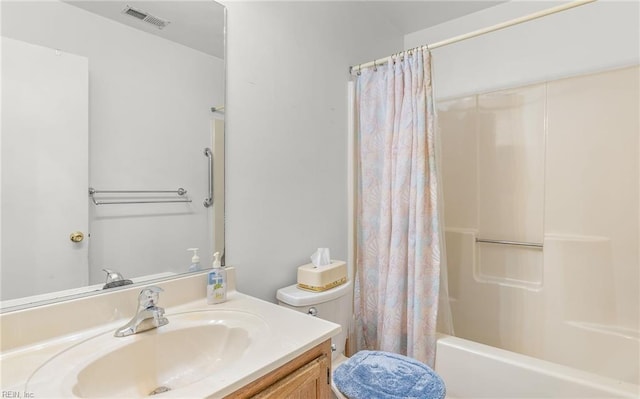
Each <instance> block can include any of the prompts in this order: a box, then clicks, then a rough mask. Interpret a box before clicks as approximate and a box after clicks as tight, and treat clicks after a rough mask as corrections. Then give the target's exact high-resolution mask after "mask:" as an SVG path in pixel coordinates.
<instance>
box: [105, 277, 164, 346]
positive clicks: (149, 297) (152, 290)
mask: <svg viewBox="0 0 640 399" xmlns="http://www.w3.org/2000/svg"><path fill="white" fill-rule="evenodd" d="M162 291H164V290H163V289H162V288H160V287H155V286H151V287H148V288H145V289H143V290H142V291H140V295H138V311H137V312H136V314H135V316H133V318H132V319H131V320H130V321H129V322H128V323H127V324H125V325H124V326H122V327H120V328H118V329H117V330H116V332H115V333H114V334H113V335H114V336H115V337H126V336H127V335H132V334H137V333H139V332H143V331H147V330H151V329H152V328H158V327H162V326H164V325H165V324H168V323H169V320H167V318H166V317H164V309H163V308H161V307H159V306H156V304H157V303H158V298H159V296H160V293H161V292H162Z"/></svg>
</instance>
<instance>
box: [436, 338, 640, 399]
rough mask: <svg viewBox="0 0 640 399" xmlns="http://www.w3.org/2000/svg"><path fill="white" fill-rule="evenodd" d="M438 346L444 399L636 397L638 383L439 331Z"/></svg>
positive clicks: (638, 389)
mask: <svg viewBox="0 0 640 399" xmlns="http://www.w3.org/2000/svg"><path fill="white" fill-rule="evenodd" d="M437 345H438V346H437V355H436V372H437V373H438V374H439V375H440V376H441V377H442V378H443V380H444V382H445V385H446V387H447V399H458V398H576V399H577V398H580V399H582V398H602V399H604V398H634V399H637V398H639V397H640V388H639V386H638V385H634V384H630V383H626V382H622V381H616V380H613V379H611V378H607V377H601V376H598V375H595V374H591V373H587V372H584V371H581V370H577V369H573V368H570V367H566V366H562V365H558V364H555V363H551V362H548V361H544V360H539V359H535V358H532V357H529V356H525V355H521V354H518V353H514V352H509V351H506V350H503V349H498V348H494V347H491V346H487V345H483V344H479V343H476V342H473V341H468V340H465V339H461V338H457V337H452V336H448V335H440V336H439V337H438V344H437Z"/></svg>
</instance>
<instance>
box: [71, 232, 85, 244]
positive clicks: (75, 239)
mask: <svg viewBox="0 0 640 399" xmlns="http://www.w3.org/2000/svg"><path fill="white" fill-rule="evenodd" d="M69 239H70V240H71V241H73V242H80V241H82V240H84V234H82V232H81V231H74V232H73V233H71V235H70V236H69Z"/></svg>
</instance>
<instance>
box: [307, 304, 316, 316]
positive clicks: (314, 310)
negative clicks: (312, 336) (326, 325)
mask: <svg viewBox="0 0 640 399" xmlns="http://www.w3.org/2000/svg"><path fill="white" fill-rule="evenodd" d="M307 314H310V315H311V316H318V309H316V308H315V307H313V306H312V307H310V308H309V310H308V311H307Z"/></svg>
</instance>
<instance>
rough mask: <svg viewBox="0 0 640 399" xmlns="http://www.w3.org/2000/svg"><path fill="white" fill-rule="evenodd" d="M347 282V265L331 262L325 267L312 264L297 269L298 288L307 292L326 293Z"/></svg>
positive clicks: (341, 262)
mask: <svg viewBox="0 0 640 399" xmlns="http://www.w3.org/2000/svg"><path fill="white" fill-rule="evenodd" d="M346 282H347V263H346V262H344V261H341V260H332V261H331V263H330V264H328V265H326V266H319V267H315V266H314V265H313V263H309V264H306V265H302V266H300V267H298V288H302V289H303V290H309V291H316V292H317V291H326V290H328V289H331V288H333V287H337V286H339V285H341V284H344V283H346Z"/></svg>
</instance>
